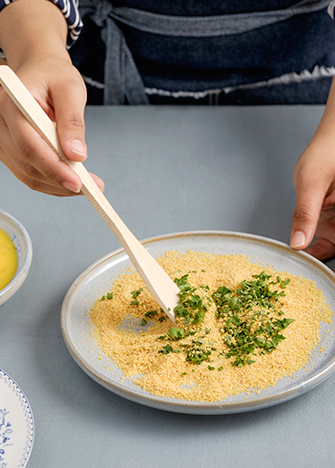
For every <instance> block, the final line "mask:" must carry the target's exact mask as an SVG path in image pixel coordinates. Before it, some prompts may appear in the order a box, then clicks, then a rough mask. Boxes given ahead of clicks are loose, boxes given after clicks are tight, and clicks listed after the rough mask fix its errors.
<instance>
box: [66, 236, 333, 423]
mask: <svg viewBox="0 0 335 468" xmlns="http://www.w3.org/2000/svg"><path fill="white" fill-rule="evenodd" d="M143 244H144V246H145V247H146V248H147V249H148V251H149V252H150V253H151V254H152V255H153V257H155V258H157V257H159V256H160V255H163V254H164V252H166V251H167V250H176V251H177V252H186V251H187V250H196V251H202V252H211V253H216V254H232V253H236V254H244V255H247V256H248V257H249V258H250V260H251V261H253V262H254V263H259V264H263V265H267V264H269V265H272V266H273V267H275V268H276V269H277V270H278V271H288V272H289V273H291V274H295V275H301V276H303V277H305V278H308V279H311V280H313V281H315V283H316V286H317V287H318V288H319V289H321V290H322V292H323V294H324V296H325V298H326V301H327V303H328V304H329V306H330V308H331V310H333V311H335V274H334V273H333V272H332V271H331V270H330V269H329V268H328V267H326V266H325V265H324V264H322V263H321V262H319V261H318V260H316V259H315V258H313V257H311V256H310V255H308V254H306V253H304V252H297V251H294V250H292V249H291V248H290V247H289V246H288V245H286V244H283V243H281V242H277V241H275V240H272V239H267V238H264V237H260V236H253V235H249V234H243V233H235V232H225V231H202V232H201V231H200V232H184V233H178V234H170V235H166V236H161V237H156V238H153V239H148V240H146V241H143ZM130 266H131V263H130V260H129V258H128V256H127V254H126V253H125V252H124V250H123V249H120V250H117V251H114V252H112V253H110V254H109V255H106V256H105V257H103V258H101V259H100V260H98V261H97V262H95V263H94V264H93V265H91V266H90V267H88V268H87V269H86V270H85V271H84V272H83V273H82V274H81V275H80V276H79V277H78V278H77V279H76V281H75V282H74V283H73V284H72V286H71V287H70V289H69V291H68V293H67V295H66V296H65V299H64V302H63V307H62V331H63V336H64V339H65V342H66V345H67V347H68V349H69V351H70V353H71V355H72V357H73V358H74V359H75V361H76V362H77V363H78V364H79V366H80V367H81V368H82V369H83V370H84V371H85V372H86V373H87V374H88V375H89V376H90V377H91V378H93V379H94V380H96V381H97V382H98V383H99V384H101V385H103V386H104V387H106V388H108V389H109V390H111V391H112V392H115V393H116V394H118V395H120V396H122V397H124V398H128V399H129V400H132V401H135V402H137V403H141V404H144V405H147V406H151V407H153V408H157V409H163V410H167V411H175V412H179V413H191V414H224V413H237V412H242V411H251V410H256V409H259V408H265V407H268V406H272V405H275V404H278V403H282V402H284V401H287V400H290V399H292V398H294V397H297V396H299V395H302V394H303V393H305V392H307V391H308V390H311V389H312V388H314V387H315V386H316V385H318V384H320V383H321V382H323V381H324V380H325V379H326V378H327V377H329V375H331V373H332V372H334V371H335V340H334V338H333V337H334V335H335V320H333V322H332V324H331V325H329V324H321V329H320V342H319V344H318V346H317V347H316V349H315V350H314V351H313V352H312V354H311V356H310V358H311V359H310V361H309V365H308V368H309V369H308V370H307V369H306V368H303V369H301V370H300V371H298V372H297V373H296V374H295V376H294V378H291V377H287V378H283V379H282V380H280V381H279V382H278V383H277V384H276V385H275V386H273V387H270V388H266V389H264V390H262V391H260V392H254V393H250V392H249V394H247V393H243V394H239V395H236V396H231V397H229V398H226V399H225V400H222V401H216V402H209V403H202V402H199V401H185V400H177V399H174V398H163V397H158V396H155V395H152V394H150V393H148V392H146V391H144V390H142V389H141V388H140V387H139V386H137V385H136V384H135V383H134V382H132V381H131V380H130V379H126V378H125V377H124V375H123V373H122V371H121V370H120V369H119V368H118V367H117V366H116V365H115V364H114V363H113V361H111V359H109V358H108V357H107V356H105V355H104V354H103V353H102V351H101V348H99V346H98V345H97V343H96V342H95V340H94V338H93V337H92V327H93V324H92V322H91V319H90V315H89V313H88V311H89V310H90V308H91V307H92V306H93V305H94V303H95V301H96V300H97V299H98V298H99V297H101V296H102V295H103V294H105V293H106V292H108V291H109V290H110V289H111V287H112V284H113V281H114V279H115V278H117V277H118V275H119V274H120V273H121V272H122V271H123V269H126V268H129V267H130ZM307 313H308V311H307ZM321 349H322V353H321V352H320V350H321Z"/></svg>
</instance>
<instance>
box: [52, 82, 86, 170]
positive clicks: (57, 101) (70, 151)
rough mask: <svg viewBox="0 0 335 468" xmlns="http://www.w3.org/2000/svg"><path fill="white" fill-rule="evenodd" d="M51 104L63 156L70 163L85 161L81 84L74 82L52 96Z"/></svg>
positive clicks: (84, 94) (83, 101) (83, 96)
mask: <svg viewBox="0 0 335 468" xmlns="http://www.w3.org/2000/svg"><path fill="white" fill-rule="evenodd" d="M53 102H54V109H55V118H56V123H57V131H58V135H59V139H60V143H61V146H62V150H63V152H64V154H65V156H66V157H67V158H68V159H70V160H72V161H79V162H82V161H85V159H86V157H87V147H86V143H85V122H84V109H85V104H86V90H85V89H83V87H82V84H81V83H78V82H76V83H75V84H73V85H72V86H71V85H68V86H66V89H64V88H63V90H62V92H61V93H59V92H58V93H57V95H54V96H53Z"/></svg>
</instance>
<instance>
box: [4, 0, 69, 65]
mask: <svg viewBox="0 0 335 468" xmlns="http://www.w3.org/2000/svg"><path fill="white" fill-rule="evenodd" d="M67 33H68V27H67V24H66V21H65V18H64V16H63V14H62V12H61V11H60V9H59V8H58V7H57V6H55V5H54V4H53V3H52V2H50V1H48V0H17V1H15V2H13V3H11V4H10V5H8V6H7V7H6V8H4V9H3V10H2V11H1V12H0V45H1V47H2V49H3V51H4V53H5V55H6V59H7V62H8V64H9V66H11V67H12V68H13V69H14V70H15V69H17V68H19V67H20V66H21V65H22V64H23V63H24V62H26V61H27V60H28V61H34V60H39V59H41V58H43V57H46V56H50V55H54V54H57V55H59V56H63V57H64V59H66V60H69V56H68V54H67V51H66V39H67Z"/></svg>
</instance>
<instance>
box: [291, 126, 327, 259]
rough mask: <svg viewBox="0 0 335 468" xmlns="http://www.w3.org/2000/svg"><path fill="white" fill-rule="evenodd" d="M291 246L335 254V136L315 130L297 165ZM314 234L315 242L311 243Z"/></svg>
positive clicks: (319, 255)
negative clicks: (314, 135)
mask: <svg viewBox="0 0 335 468" xmlns="http://www.w3.org/2000/svg"><path fill="white" fill-rule="evenodd" d="M294 184H295V189H296V198H297V200H296V207H295V210H294V214H293V223H292V231H291V240H290V244H291V247H293V248H295V249H305V251H306V252H308V253H309V254H311V255H313V256H314V257H316V258H318V259H319V260H325V259H327V258H330V257H332V256H334V255H335V139H334V138H333V136H332V135H331V134H329V135H327V136H326V135H325V134H323V132H322V131H321V132H319V133H317V134H316V137H314V139H313V140H312V142H311V143H310V145H309V146H308V147H307V149H306V150H305V152H304V153H303V154H302V156H301V157H300V159H299V160H298V163H297V165H296V168H295V172H294ZM314 236H315V241H314V243H313V244H312V245H311V246H310V243H311V242H312V240H313V237H314Z"/></svg>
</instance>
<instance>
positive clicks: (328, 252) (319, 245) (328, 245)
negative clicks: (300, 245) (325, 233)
mask: <svg viewBox="0 0 335 468" xmlns="http://www.w3.org/2000/svg"><path fill="white" fill-rule="evenodd" d="M306 252H307V253H309V254H310V255H312V256H313V257H315V258H317V259H318V260H321V261H323V260H326V259H327V258H330V257H333V256H334V255H335V245H334V244H333V243H332V242H330V241H329V240H328V239H317V240H316V241H315V242H314V244H313V245H312V246H311V247H308V249H306Z"/></svg>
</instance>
